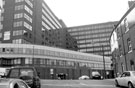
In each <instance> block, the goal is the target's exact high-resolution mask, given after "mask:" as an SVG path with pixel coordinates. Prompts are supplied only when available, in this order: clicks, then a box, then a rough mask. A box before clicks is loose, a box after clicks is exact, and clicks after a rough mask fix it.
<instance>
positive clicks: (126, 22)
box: [124, 18, 129, 32]
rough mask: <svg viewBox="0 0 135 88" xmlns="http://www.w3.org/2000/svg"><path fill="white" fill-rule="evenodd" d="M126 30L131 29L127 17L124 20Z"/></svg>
mask: <svg viewBox="0 0 135 88" xmlns="http://www.w3.org/2000/svg"><path fill="white" fill-rule="evenodd" d="M124 26H125V32H127V31H128V30H129V27H128V21H127V18H125V20H124Z"/></svg>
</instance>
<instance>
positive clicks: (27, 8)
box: [24, 5, 33, 15]
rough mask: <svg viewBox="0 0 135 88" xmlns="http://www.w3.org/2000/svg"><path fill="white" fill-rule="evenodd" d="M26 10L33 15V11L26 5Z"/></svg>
mask: <svg viewBox="0 0 135 88" xmlns="http://www.w3.org/2000/svg"><path fill="white" fill-rule="evenodd" d="M24 9H25V10H26V11H27V12H28V13H29V14H30V15H33V12H32V10H31V9H30V8H29V7H27V6H26V5H25V6H24Z"/></svg>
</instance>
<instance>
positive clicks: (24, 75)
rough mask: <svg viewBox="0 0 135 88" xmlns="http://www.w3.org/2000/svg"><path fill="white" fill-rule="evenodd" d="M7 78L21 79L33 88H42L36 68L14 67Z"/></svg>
mask: <svg viewBox="0 0 135 88" xmlns="http://www.w3.org/2000/svg"><path fill="white" fill-rule="evenodd" d="M7 78H19V79H22V80H24V81H25V82H26V83H27V84H28V85H29V86H30V87H31V88H40V87H41V83H40V78H39V76H38V74H37V71H36V69H35V68H34V67H25V66H21V67H13V68H11V69H10V70H9V72H8V74H7Z"/></svg>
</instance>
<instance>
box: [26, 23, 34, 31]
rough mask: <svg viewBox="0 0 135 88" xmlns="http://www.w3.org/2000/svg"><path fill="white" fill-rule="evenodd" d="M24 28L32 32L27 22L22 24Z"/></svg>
mask: <svg viewBox="0 0 135 88" xmlns="http://www.w3.org/2000/svg"><path fill="white" fill-rule="evenodd" d="M24 27H26V28H27V29H29V30H31V31H32V26H31V25H29V24H28V23H27V22H24Z"/></svg>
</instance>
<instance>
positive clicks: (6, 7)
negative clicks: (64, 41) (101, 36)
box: [0, 0, 66, 47]
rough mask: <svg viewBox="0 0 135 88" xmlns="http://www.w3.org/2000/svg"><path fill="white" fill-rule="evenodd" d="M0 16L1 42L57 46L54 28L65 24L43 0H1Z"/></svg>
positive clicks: (56, 28)
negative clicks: (0, 13)
mask: <svg viewBox="0 0 135 88" xmlns="http://www.w3.org/2000/svg"><path fill="white" fill-rule="evenodd" d="M0 18H1V20H0V21H1V25H2V26H1V27H0V41H1V42H2V43H20V44H21V43H23V44H39V45H48V46H59V44H56V43H57V42H56V41H59V40H58V39H59V38H57V35H60V34H57V32H55V30H58V29H61V30H62V28H63V27H64V28H65V26H66V25H65V24H64V22H62V21H60V20H59V19H58V18H57V17H56V16H55V14H54V13H53V12H52V11H51V10H50V8H49V7H48V6H47V4H46V3H45V2H44V0H3V8H2V15H1V17H0ZM59 31H60V30H59ZM54 37H55V38H54ZM60 47H61V46H60Z"/></svg>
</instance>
